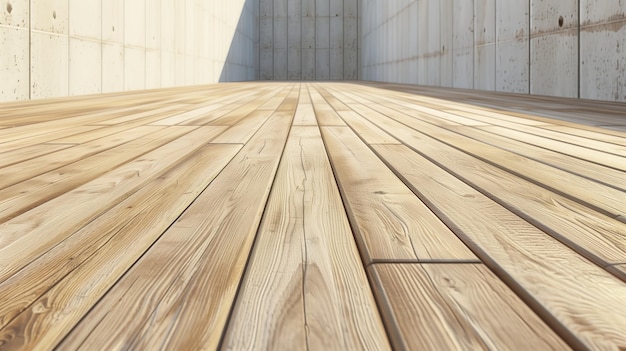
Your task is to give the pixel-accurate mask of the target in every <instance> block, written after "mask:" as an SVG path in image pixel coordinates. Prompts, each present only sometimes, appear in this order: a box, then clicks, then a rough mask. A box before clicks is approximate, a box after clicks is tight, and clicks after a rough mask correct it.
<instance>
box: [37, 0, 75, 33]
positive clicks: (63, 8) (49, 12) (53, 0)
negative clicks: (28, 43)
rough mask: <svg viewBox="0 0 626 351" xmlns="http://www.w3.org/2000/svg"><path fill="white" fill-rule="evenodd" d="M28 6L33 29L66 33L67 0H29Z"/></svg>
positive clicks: (67, 20)
mask: <svg viewBox="0 0 626 351" xmlns="http://www.w3.org/2000/svg"><path fill="white" fill-rule="evenodd" d="M30 6H31V7H30V11H31V28H32V29H33V30H36V31H41V32H48V33H56V34H65V35H67V34H68V27H69V0H31V5H30Z"/></svg>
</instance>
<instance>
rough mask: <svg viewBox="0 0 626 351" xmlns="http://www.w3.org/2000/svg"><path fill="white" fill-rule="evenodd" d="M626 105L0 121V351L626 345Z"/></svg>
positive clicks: (254, 110) (72, 108) (134, 110)
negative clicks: (623, 164)
mask: <svg viewBox="0 0 626 351" xmlns="http://www.w3.org/2000/svg"><path fill="white" fill-rule="evenodd" d="M529 111H532V112H529ZM623 111H624V107H623V104H610V103H602V104H600V103H593V102H590V101H574V100H571V99H569V100H563V99H558V98H548V97H531V96H523V95H511V94H489V93H485V92H472V91H468V90H455V89H437V88H432V87H416V86H406V85H398V84H391V83H372V82H360V83H347V82H324V83H321V82H311V83H306V82H235V83H223V84H213V85H203V86H187V87H177V88H164V89H155V90H147V91H132V92H120V93H110V94H101V95H93V96H74V97H65V98H55V99H46V100H33V101H24V102H17V103H7V104H0V349H2V350H4V349H6V350H33V349H41V350H48V349H59V350H72V349H86V350H94V349H95V350H100V349H103V350H108V349H124V350H129V349H131V350H132V349H138V350H139V349H141V350H143V349H146V350H153V349H181V350H187V349H202V348H206V349H216V348H219V347H221V348H223V349H226V348H229V349H240V348H250V349H270V348H278V349H305V348H311V349H328V350H335V349H338V350H343V349H346V350H352V349H388V348H390V347H391V346H390V344H389V341H388V340H387V339H388V338H389V339H390V340H391V341H392V342H393V346H394V348H396V349H402V348H407V349H463V348H467V349H480V348H491V349H518V348H522V347H521V346H518V345H525V346H524V347H523V348H530V349H533V348H534V349H537V350H541V349H550V348H553V349H565V348H567V346H570V347H573V348H575V349H607V350H620V347H621V348H626V340H625V339H624V333H623V330H626V318H624V317H623V316H626V310H625V309H624V308H626V307H625V306H626V291H625V290H626V265H625V263H626V259H625V252H626V247H625V246H624V245H625V243H626V227H625V226H626V211H625V210H624V208H623V207H624V206H626V201H624V200H622V199H623V197H624V196H623V195H624V190H626V172H624V170H623V169H622V167H621V163H620V162H621V160H622V159H624V158H625V157H624V156H626V155H624V154H623V151H624V146H626V145H624V144H626V141H625V140H626V139H625V137H626V134H624V133H623V132H619V131H617V130H608V129H602V128H599V127H598V126H600V125H606V126H607V128H619V126H620V125H623V116H624V113H623ZM552 116H554V117H556V118H557V119H554V118H551V117H552ZM318 121H319V123H321V124H322V127H321V128H319V127H318ZM574 122H583V123H588V124H590V125H580V124H577V123H574ZM185 124H190V125H189V126H185ZM205 125H211V126H210V127H206V126H205ZM221 125H223V126H221ZM494 128H499V129H497V130H498V133H496V132H495V130H496V129H494ZM320 129H321V131H320ZM290 130H291V131H292V133H291V136H289V135H290V133H289V131H290ZM500 131H502V133H500ZM515 133H520V134H519V136H520V138H521V136H522V135H523V136H524V138H525V139H523V140H517V139H513V138H511V136H517V134H515ZM320 137H321V140H320ZM288 138H289V139H288ZM526 138H527V139H526ZM287 141H288V144H287V147H286V148H285V143H286V142H287ZM533 142H536V144H533ZM283 150H284V152H283ZM605 156H606V157H608V158H605ZM616 164H617V165H616ZM605 214H606V215H605ZM257 239H258V240H257ZM555 239H558V240H555ZM355 247H356V248H355ZM357 248H358V250H357ZM481 262H482V263H481ZM483 264H484V266H483ZM487 268H488V269H487ZM366 270H369V272H370V276H369V278H370V279H367V277H366V275H364V271H366ZM383 270H387V271H384V272H383ZM490 272H493V274H492V273H490ZM620 279H621V280H620ZM370 283H373V284H374V285H371V284H370ZM372 289H374V292H375V294H374V292H372ZM509 289H510V290H509ZM511 291H513V292H514V293H515V294H516V295H517V296H518V297H519V298H518V297H515V296H513V295H512V294H511ZM373 298H374V299H375V300H372V299H373ZM374 301H376V305H377V306H374ZM377 307H378V310H379V311H381V312H382V314H383V315H384V318H381V317H380V316H379V315H378V313H379V312H377ZM529 310H532V311H533V312H535V314H536V315H533V314H532V313H529ZM537 316H538V317H539V319H541V320H543V322H544V323H545V324H547V325H549V326H550V328H551V330H553V331H554V332H555V333H556V334H558V335H559V337H561V338H562V340H563V341H565V342H567V345H563V344H559V341H558V340H557V339H555V338H554V334H553V333H551V332H550V331H547V332H545V333H541V332H538V331H540V330H545V329H544V328H545V326H544V325H542V323H541V321H538V319H537ZM416 318H419V320H417V319H416ZM229 322H230V324H229ZM383 325H384V330H383ZM385 332H386V333H387V335H386V333H385ZM429 342H430V343H429ZM414 345H417V346H414ZM424 345H427V346H424Z"/></svg>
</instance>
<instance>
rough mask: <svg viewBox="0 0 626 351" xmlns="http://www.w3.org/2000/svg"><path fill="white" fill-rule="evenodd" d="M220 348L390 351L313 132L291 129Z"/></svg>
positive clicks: (310, 130)
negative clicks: (385, 350) (364, 350)
mask: <svg viewBox="0 0 626 351" xmlns="http://www.w3.org/2000/svg"><path fill="white" fill-rule="evenodd" d="M223 347H224V348H226V349H255V350H260V349H276V348H281V349H291V350H299V349H321V348H326V349H331V350H356V349H368V350H384V349H390V347H389V344H388V341H387V336H386V333H385V330H384V328H383V324H382V321H381V319H380V316H379V314H378V308H377V306H376V303H375V301H374V297H373V296H372V292H371V290H370V289H369V283H368V281H367V277H366V275H365V270H364V269H363V266H362V264H361V259H360V257H359V253H358V250H357V248H356V245H355V243H354V238H353V236H352V231H351V230H350V224H349V222H348V219H347V217H346V214H345V210H344V208H343V205H342V202H341V197H340V195H339V191H338V189H337V185H336V183H335V179H334V176H333V173H332V170H331V168H330V164H329V162H328V158H327V157H326V151H325V149H324V145H323V143H322V140H321V136H320V133H319V130H318V128H317V127H314V126H312V127H293V128H292V130H291V133H290V136H289V138H288V141H287V145H286V148H285V153H284V155H283V159H282V161H281V165H280V167H279V169H278V173H277V176H276V180H275V183H274V187H273V189H272V193H271V195H270V199H269V202H268V206H267V209H266V211H265V215H264V218H263V222H262V224H261V227H260V229H259V234H258V238H257V242H256V244H255V248H254V251H253V254H252V257H251V262H250V264H249V266H248V269H247V271H246V276H245V278H244V280H243V283H242V287H241V290H240V293H239V296H238V297H237V302H236V307H235V309H234V311H233V314H232V317H231V322H230V324H229V327H228V332H227V334H226V336H225V339H224V343H223Z"/></svg>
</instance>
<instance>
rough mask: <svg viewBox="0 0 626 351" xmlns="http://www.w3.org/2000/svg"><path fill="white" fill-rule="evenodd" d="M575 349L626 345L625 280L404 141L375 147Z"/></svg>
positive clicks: (617, 347)
mask: <svg viewBox="0 0 626 351" xmlns="http://www.w3.org/2000/svg"><path fill="white" fill-rule="evenodd" d="M372 147H373V148H374V149H375V150H376V151H377V152H378V153H379V154H380V155H381V157H384V159H385V160H387V162H388V163H389V164H390V166H392V167H393V168H394V169H395V171H396V172H398V173H399V174H402V177H403V178H404V180H405V182H406V183H407V184H409V185H410V186H411V189H412V190H413V191H414V192H415V193H416V194H418V196H419V197H420V198H421V199H423V200H424V201H426V202H427V203H428V204H429V205H430V207H431V208H433V210H434V211H435V212H436V213H437V214H438V215H440V216H441V217H442V218H444V220H445V222H446V224H447V225H449V226H450V227H452V228H456V230H458V231H459V232H460V235H461V236H460V237H461V238H463V239H464V242H465V243H466V244H467V245H469V246H470V247H471V248H472V249H473V250H474V252H476V253H477V254H478V255H479V257H480V258H481V259H482V261H483V262H484V263H485V264H486V265H488V267H489V268H490V269H491V270H492V271H494V272H496V274H497V275H498V276H499V277H500V279H502V280H503V281H505V282H506V283H507V285H509V286H510V287H511V288H512V289H514V290H515V292H516V294H517V295H518V296H520V297H521V298H522V299H523V300H524V301H525V302H526V303H527V304H529V305H530V306H531V307H532V308H533V310H534V311H535V312H536V313H538V314H539V315H540V316H541V317H542V319H543V320H544V321H546V323H547V324H548V325H550V327H551V328H553V329H554V330H555V331H557V333H559V335H560V336H561V337H562V338H564V339H565V340H566V341H567V342H568V344H570V345H571V346H573V347H574V348H581V349H582V348H591V349H619V348H620V347H625V346H626V335H624V333H623V331H624V330H626V318H624V316H626V284H624V282H623V281H621V280H619V279H617V278H616V277H614V276H613V275H611V274H610V273H608V272H607V271H605V270H604V269H602V268H600V267H598V266H597V265H595V264H593V263H591V262H590V261H588V260H587V259H585V258H583V257H582V256H580V255H578V253H576V252H574V251H572V250H570V249H569V248H568V247H566V246H564V245H563V244H562V243H560V242H558V241H557V240H556V239H554V238H552V237H550V236H549V235H547V234H546V233H544V232H542V231H540V230H538V229H537V228H536V227H534V226H532V225H530V224H529V223H528V222H526V221H524V220H522V219H520V218H519V217H517V216H516V215H515V214H513V213H511V212H510V211H508V210H507V209H505V208H504V207H502V206H500V205H498V204H497V203H495V202H493V201H492V200H491V199H489V198H487V197H486V196H485V195H483V194H481V193H480V192H478V191H476V190H474V189H473V188H471V187H470V186H468V185H467V184H465V183H463V182H462V181H461V180H459V179H457V178H455V177H454V176H452V175H450V174H449V173H447V172H445V171H443V170H442V169H440V168H439V167H437V166H435V165H434V164H432V163H431V162H430V161H428V160H426V159H425V158H423V157H422V156H420V155H418V154H416V153H414V152H413V151H411V150H410V149H409V148H408V147H406V146H404V145H374V146H372Z"/></svg>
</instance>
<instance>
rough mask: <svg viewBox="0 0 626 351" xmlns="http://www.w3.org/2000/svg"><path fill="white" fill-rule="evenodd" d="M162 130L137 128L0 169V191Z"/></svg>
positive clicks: (146, 127)
mask: <svg viewBox="0 0 626 351" xmlns="http://www.w3.org/2000/svg"><path fill="white" fill-rule="evenodd" d="M163 128H164V127H157V126H142V127H137V128H133V129H130V130H127V131H125V132H122V133H118V134H115V135H111V136H108V137H104V138H101V139H98V140H94V141H91V142H88V143H85V144H81V145H76V146H73V147H70V148H67V149H64V150H60V151H57V152H55V153H53V154H50V155H43V156H40V157H36V158H33V159H30V160H28V161H24V162H20V163H16V164H14V165H13V166H11V167H5V168H0V189H4V188H6V187H8V186H11V185H13V184H17V183H19V182H21V181H24V180H26V179H29V178H32V177H36V176H38V175H40V174H42V173H45V172H49V171H51V170H54V169H57V168H59V167H63V166H65V165H68V164H70V163H73V162H76V161H79V160H81V159H83V158H86V157H89V156H92V155H95V154H97V153H99V152H102V151H105V150H108V149H110V148H113V147H116V146H118V145H121V144H124V143H127V142H129V141H132V140H134V139H137V138H140V137H143V136H146V135H148V134H150V133H154V132H157V131H159V130H161V129H163Z"/></svg>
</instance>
